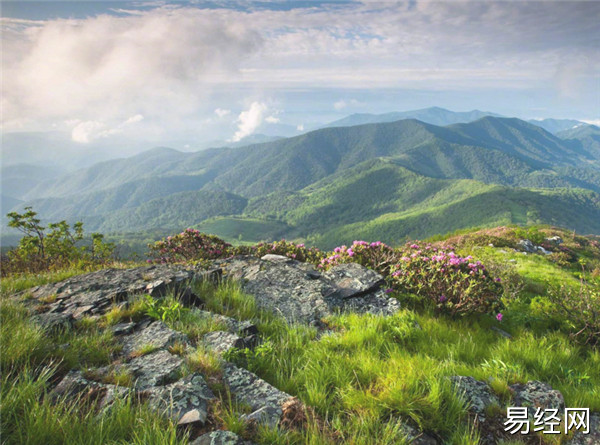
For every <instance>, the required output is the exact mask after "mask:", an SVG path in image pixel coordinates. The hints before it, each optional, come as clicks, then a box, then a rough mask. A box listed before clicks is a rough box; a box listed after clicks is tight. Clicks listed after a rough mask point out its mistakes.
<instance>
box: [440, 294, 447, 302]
mask: <svg viewBox="0 0 600 445" xmlns="http://www.w3.org/2000/svg"><path fill="white" fill-rule="evenodd" d="M446 300H447V298H446V296H445V295H440V303H443V302H444V301H446Z"/></svg>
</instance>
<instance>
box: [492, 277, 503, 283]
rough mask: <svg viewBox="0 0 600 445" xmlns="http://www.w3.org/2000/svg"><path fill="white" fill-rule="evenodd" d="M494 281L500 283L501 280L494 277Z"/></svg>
mask: <svg viewBox="0 0 600 445" xmlns="http://www.w3.org/2000/svg"><path fill="white" fill-rule="evenodd" d="M494 281H495V282H496V283H500V282H501V281H502V280H501V279H500V278H495V279H494Z"/></svg>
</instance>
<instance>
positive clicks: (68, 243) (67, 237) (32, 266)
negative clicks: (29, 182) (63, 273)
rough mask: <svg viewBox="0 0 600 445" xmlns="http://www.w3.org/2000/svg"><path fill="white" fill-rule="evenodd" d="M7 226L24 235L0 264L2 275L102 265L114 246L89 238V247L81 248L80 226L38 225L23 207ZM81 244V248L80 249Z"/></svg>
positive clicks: (101, 238)
mask: <svg viewBox="0 0 600 445" xmlns="http://www.w3.org/2000/svg"><path fill="white" fill-rule="evenodd" d="M6 216H7V217H8V218H9V222H8V226H9V227H13V228H15V229H17V230H19V231H20V232H21V233H23V237H22V238H21V240H20V241H19V245H18V246H17V247H16V248H15V249H13V250H11V251H9V252H8V254H7V255H6V257H4V258H3V261H2V275H3V276H5V275H8V274H11V273H22V272H33V273H37V272H41V271H46V270H53V269H60V268H66V267H69V266H73V265H81V264H105V263H107V262H108V261H109V260H110V259H111V257H112V254H113V252H114V248H115V246H114V244H113V243H106V242H104V236H103V235H101V234H99V233H92V234H91V243H90V244H89V245H85V244H84V233H83V223H81V222H77V223H75V224H73V227H71V226H70V225H69V224H67V222H66V221H60V222H58V223H50V224H48V227H47V228H46V227H44V226H42V225H41V220H40V219H39V218H37V213H36V212H35V211H33V209H32V208H31V207H25V212H24V213H22V214H21V213H17V212H11V213H8V214H7V215H6ZM82 244H83V245H82Z"/></svg>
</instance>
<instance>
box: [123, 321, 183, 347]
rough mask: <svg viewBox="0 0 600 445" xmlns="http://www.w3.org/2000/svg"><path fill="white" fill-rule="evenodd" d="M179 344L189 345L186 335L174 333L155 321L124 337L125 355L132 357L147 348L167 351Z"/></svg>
mask: <svg viewBox="0 0 600 445" xmlns="http://www.w3.org/2000/svg"><path fill="white" fill-rule="evenodd" d="M177 342H179V343H187V337H186V336H185V334H182V333H181V332H177V331H174V330H173V329H171V328H169V327H167V325H165V324H164V323H163V322H161V321H154V322H151V323H150V324H149V325H147V326H145V327H142V328H141V329H140V330H138V331H135V332H133V333H132V334H130V335H128V336H127V337H124V339H123V353H124V354H125V355H130V354H132V353H134V352H136V351H138V350H140V349H141V348H143V347H146V346H152V347H154V348H156V349H165V348H167V347H169V346H172V345H173V344H174V343H177Z"/></svg>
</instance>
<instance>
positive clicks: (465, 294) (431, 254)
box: [391, 244, 502, 320]
mask: <svg viewBox="0 0 600 445" xmlns="http://www.w3.org/2000/svg"><path fill="white" fill-rule="evenodd" d="M391 271H392V273H391V280H392V283H393V285H394V287H396V288H397V289H399V290H402V291H405V292H409V293H413V294H415V295H418V296H421V297H424V298H426V299H428V300H429V301H431V302H433V303H434V304H435V307H436V309H437V310H440V311H443V312H447V313H449V314H451V315H459V314H461V315H462V314H467V313H474V312H479V313H497V312H498V311H499V310H500V308H501V301H500V297H501V295H502V286H501V285H500V283H499V279H496V280H495V279H493V278H492V277H491V275H490V274H489V273H488V271H487V269H486V268H485V266H484V265H483V264H482V263H481V261H474V260H473V258H472V257H471V256H467V257H461V256H458V255H456V254H455V253H454V252H453V251H443V250H438V249H436V248H434V247H430V246H427V247H426V248H425V249H420V248H419V246H418V245H417V244H412V245H411V246H410V247H409V251H408V252H405V255H404V256H402V257H401V258H400V261H399V263H398V264H396V265H394V266H393V267H392V268H391ZM498 315H499V320H501V317H502V316H501V314H498Z"/></svg>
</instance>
